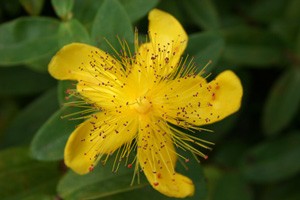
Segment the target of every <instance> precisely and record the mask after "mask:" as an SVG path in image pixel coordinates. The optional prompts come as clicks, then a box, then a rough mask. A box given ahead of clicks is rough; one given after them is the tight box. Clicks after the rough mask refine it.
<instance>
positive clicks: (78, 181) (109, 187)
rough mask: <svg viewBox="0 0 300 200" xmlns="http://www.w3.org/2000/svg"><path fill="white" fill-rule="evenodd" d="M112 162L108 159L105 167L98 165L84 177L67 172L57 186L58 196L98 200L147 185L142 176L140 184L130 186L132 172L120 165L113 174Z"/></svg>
mask: <svg viewBox="0 0 300 200" xmlns="http://www.w3.org/2000/svg"><path fill="white" fill-rule="evenodd" d="M113 160H114V159H112V158H110V160H109V162H108V163H107V164H106V166H104V167H103V166H100V165H98V166H97V167H96V168H95V169H94V171H93V172H91V173H89V174H87V175H84V176H80V175H78V174H75V173H74V172H72V171H69V173H67V174H66V175H65V176H64V177H63V178H62V179H61V181H60V182H59V184H58V189H57V190H58V194H59V195H60V196H61V197H63V198H64V199H99V198H104V197H107V196H111V195H115V194H118V193H124V192H129V191H131V190H136V189H138V188H141V187H145V186H146V185H147V184H148V183H147V182H146V181H145V178H144V176H143V179H142V182H141V184H135V185H134V186H130V182H131V179H132V176H133V170H132V169H128V168H127V167H125V166H123V165H122V166H121V167H120V168H119V170H118V172H116V173H113V172H112V169H111V167H110V165H112V161H113Z"/></svg>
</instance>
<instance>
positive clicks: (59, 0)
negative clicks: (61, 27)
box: [51, 0, 74, 20]
mask: <svg viewBox="0 0 300 200" xmlns="http://www.w3.org/2000/svg"><path fill="white" fill-rule="evenodd" d="M51 3H52V6H53V8H54V11H55V12H56V14H57V15H58V16H59V17H60V18H62V19H64V20H66V19H70V18H71V17H72V12H71V11H72V8H73V4H74V0H51Z"/></svg>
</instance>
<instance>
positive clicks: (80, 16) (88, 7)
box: [73, 0, 104, 30]
mask: <svg viewBox="0 0 300 200" xmlns="http://www.w3.org/2000/svg"><path fill="white" fill-rule="evenodd" d="M103 1H104V0H97V1H95V0H84V1H82V0H74V8H73V15H74V18H75V19H77V20H79V21H80V22H81V23H82V24H83V25H84V26H85V27H87V28H88V30H90V28H91V26H92V24H93V21H94V18H95V16H96V14H97V11H98V9H99V8H100V6H101V5H102V3H103Z"/></svg>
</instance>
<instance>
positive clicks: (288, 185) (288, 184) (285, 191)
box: [261, 175, 300, 200]
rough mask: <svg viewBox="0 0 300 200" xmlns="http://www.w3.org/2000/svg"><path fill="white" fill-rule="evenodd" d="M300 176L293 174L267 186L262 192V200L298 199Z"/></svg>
mask: <svg viewBox="0 0 300 200" xmlns="http://www.w3.org/2000/svg"><path fill="white" fill-rule="evenodd" d="M299 185H300V177H299V175H298V176H295V177H294V178H292V179H289V180H288V181H285V182H281V183H278V184H276V185H272V186H271V187H268V188H267V189H266V191H265V193H264V194H263V198H261V199H262V200H282V199H284V200H298V199H300V193H299Z"/></svg>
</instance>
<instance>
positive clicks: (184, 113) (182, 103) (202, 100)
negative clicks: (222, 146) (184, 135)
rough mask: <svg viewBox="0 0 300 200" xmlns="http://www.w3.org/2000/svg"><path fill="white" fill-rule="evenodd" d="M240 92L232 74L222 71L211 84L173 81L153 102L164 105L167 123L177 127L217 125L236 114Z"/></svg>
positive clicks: (193, 79)
mask: <svg viewBox="0 0 300 200" xmlns="http://www.w3.org/2000/svg"><path fill="white" fill-rule="evenodd" d="M242 95H243V88H242V85H241V82H240V80H239V78H238V77H237V76H236V75H235V74H234V73H233V72H232V71H225V72H223V73H221V74H220V75H219V76H217V77H216V79H215V80H213V81H211V82H210V83H206V81H205V80H204V79H203V78H201V77H200V76H189V77H185V78H178V79H175V80H173V81H171V82H169V83H168V84H166V87H165V89H163V90H161V91H160V94H159V96H160V98H157V99H156V101H157V102H160V104H162V103H163V105H164V109H163V111H162V112H163V113H165V114H166V116H168V117H167V120H168V121H169V122H171V123H173V124H176V125H182V126H188V125H185V123H186V122H187V123H188V124H193V125H196V126H200V125H204V124H210V123H213V122H216V121H219V120H221V119H223V118H225V117H227V116H228V115H231V114H232V113H234V112H236V111H237V110H238V109H239V108H240V105H241V99H242Z"/></svg>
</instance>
